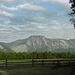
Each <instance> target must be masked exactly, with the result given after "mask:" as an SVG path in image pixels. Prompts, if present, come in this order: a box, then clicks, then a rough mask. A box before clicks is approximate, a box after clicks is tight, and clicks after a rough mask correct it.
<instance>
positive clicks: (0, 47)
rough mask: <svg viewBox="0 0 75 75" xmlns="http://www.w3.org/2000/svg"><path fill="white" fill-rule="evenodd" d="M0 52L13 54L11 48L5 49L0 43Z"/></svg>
mask: <svg viewBox="0 0 75 75" xmlns="http://www.w3.org/2000/svg"><path fill="white" fill-rule="evenodd" d="M0 52H14V51H13V50H12V49H11V48H9V47H6V46H5V45H3V44H2V43H0Z"/></svg>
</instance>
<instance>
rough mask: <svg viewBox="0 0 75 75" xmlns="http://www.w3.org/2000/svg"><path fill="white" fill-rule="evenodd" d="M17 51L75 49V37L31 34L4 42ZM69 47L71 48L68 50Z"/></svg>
mask: <svg viewBox="0 0 75 75" xmlns="http://www.w3.org/2000/svg"><path fill="white" fill-rule="evenodd" d="M4 45H5V46H7V47H9V48H11V49H12V50H13V51H15V52H32V51H37V52H39V51H40V52H44V51H56V52H57V51H59V50H62V49H63V51H64V50H67V51H69V50H70V49H73V52H74V49H75V39H70V40H67V39H49V38H46V37H45V36H30V37H29V38H27V39H22V40H17V41H14V42H11V43H4ZM68 49H69V50H68Z"/></svg>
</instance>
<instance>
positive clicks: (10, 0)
mask: <svg viewBox="0 0 75 75" xmlns="http://www.w3.org/2000/svg"><path fill="white" fill-rule="evenodd" d="M12 2H14V0H0V3H12Z"/></svg>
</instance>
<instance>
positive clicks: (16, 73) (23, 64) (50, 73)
mask: <svg viewBox="0 0 75 75" xmlns="http://www.w3.org/2000/svg"><path fill="white" fill-rule="evenodd" d="M70 71H71V68H69V67H60V68H57V69H53V68H51V67H49V66H45V67H42V66H41V65H38V66H37V65H36V64H35V66H34V67H32V65H31V60H9V61H8V67H5V66H0V75H69V73H70Z"/></svg>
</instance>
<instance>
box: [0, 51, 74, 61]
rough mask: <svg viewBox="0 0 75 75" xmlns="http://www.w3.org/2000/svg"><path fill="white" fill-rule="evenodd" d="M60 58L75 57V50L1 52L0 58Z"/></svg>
mask: <svg viewBox="0 0 75 75" xmlns="http://www.w3.org/2000/svg"><path fill="white" fill-rule="evenodd" d="M32 58H33V59H60V58H75V53H74V52H18V53H16V52H14V53H11V52H9V53H5V52H0V59H9V60H10V59H20V60H22V59H32Z"/></svg>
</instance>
